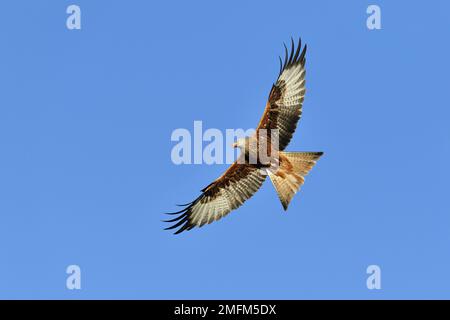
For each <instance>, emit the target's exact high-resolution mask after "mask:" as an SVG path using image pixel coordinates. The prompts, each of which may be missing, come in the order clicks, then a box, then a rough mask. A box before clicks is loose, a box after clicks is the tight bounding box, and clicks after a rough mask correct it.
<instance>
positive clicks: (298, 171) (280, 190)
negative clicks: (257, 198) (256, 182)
mask: <svg viewBox="0 0 450 320" xmlns="http://www.w3.org/2000/svg"><path fill="white" fill-rule="evenodd" d="M322 154H323V152H280V153H279V168H278V170H276V171H275V172H273V171H270V170H268V174H269V177H270V180H272V183H273V185H274V186H275V189H276V191H277V194H278V197H279V198H280V201H281V204H282V205H283V208H284V210H287V208H288V205H289V203H290V202H291V200H292V198H293V197H294V194H296V193H297V191H298V190H299V189H300V186H301V185H302V184H303V182H304V181H305V178H304V177H305V176H306V175H307V174H308V172H309V171H310V170H311V169H312V167H313V166H314V165H315V164H316V161H317V160H318V159H319V158H320V156H321V155H322Z"/></svg>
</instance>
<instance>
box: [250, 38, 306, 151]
mask: <svg viewBox="0 0 450 320" xmlns="http://www.w3.org/2000/svg"><path fill="white" fill-rule="evenodd" d="M291 42H292V47H291V53H290V54H288V49H287V47H286V45H285V46H284V48H285V51H286V52H285V59H284V63H282V62H281V58H280V74H279V75H278V79H277V82H276V83H275V84H274V85H273V86H272V90H270V94H269V99H268V101H267V104H266V109H265V110H264V114H263V116H262V117H261V120H260V122H259V124H258V127H257V131H259V130H261V129H267V130H268V134H269V133H270V129H278V135H279V150H284V149H285V148H286V146H287V145H288V144H289V141H291V138H292V135H293V134H294V132H295V129H296V128H297V123H298V120H299V119H300V117H301V115H302V104H303V99H304V96H305V54H306V45H305V46H304V47H303V50H301V46H302V45H301V40H299V41H298V46H297V50H296V51H295V53H294V50H295V44H294V41H293V40H292V39H291ZM300 52H301V53H300Z"/></svg>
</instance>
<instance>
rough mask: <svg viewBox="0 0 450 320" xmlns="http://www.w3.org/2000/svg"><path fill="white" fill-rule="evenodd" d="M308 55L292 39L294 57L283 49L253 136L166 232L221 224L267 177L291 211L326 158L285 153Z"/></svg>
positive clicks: (301, 94) (301, 97)
mask: <svg viewBox="0 0 450 320" xmlns="http://www.w3.org/2000/svg"><path fill="white" fill-rule="evenodd" d="M305 54H306V45H305V46H304V47H303V50H302V46H301V41H300V40H299V43H298V45H297V49H296V50H295V45H294V41H293V40H292V46H291V51H290V53H288V49H287V47H286V46H285V59H284V62H282V61H281V58H280V73H279V75H278V79H277V81H276V83H275V84H274V85H273V86H272V89H271V90H270V94H269V99H268V101H267V104H266V108H265V110H264V113H263V115H262V117H261V120H260V122H259V124H258V127H257V129H256V132H255V135H253V136H251V137H247V138H245V139H242V140H238V142H237V143H236V144H235V147H239V148H240V149H241V151H242V152H241V155H240V157H239V158H238V160H237V161H236V162H234V163H233V164H232V165H231V166H230V167H229V168H228V169H227V170H226V171H225V172H224V173H223V174H222V175H221V176H220V177H219V178H218V179H216V180H215V181H213V182H212V183H211V184H209V185H208V186H207V187H206V188H204V189H203V190H202V194H201V195H200V196H199V197H198V198H197V199H195V200H194V201H192V202H191V203H188V204H186V205H184V206H185V208H183V209H182V210H180V211H178V212H174V213H170V214H175V215H178V216H177V217H175V218H174V219H170V220H166V222H172V223H174V224H173V225H172V226H170V227H168V228H166V229H175V228H179V229H178V230H177V231H176V232H175V234H178V233H180V232H182V231H184V230H191V229H192V228H194V227H196V226H197V227H202V226H203V225H205V224H209V223H211V222H213V221H216V220H219V219H220V218H222V217H224V216H225V215H227V214H228V213H230V212H231V211H232V210H234V209H236V208H238V207H239V206H241V205H242V204H243V203H244V202H245V201H246V200H247V199H249V198H250V197H251V196H252V195H253V194H255V193H256V191H258V189H259V188H260V187H261V185H262V184H263V182H264V180H265V179H266V176H267V175H269V177H270V179H271V181H272V183H273V185H274V186H275V189H276V191H277V194H278V197H279V198H280V201H281V203H282V205H283V208H284V209H285V210H287V207H288V205H289V203H290V201H291V200H292V197H293V196H294V194H295V193H296V192H297V191H298V190H299V188H300V186H301V185H302V184H303V182H304V177H305V176H306V175H307V174H308V172H309V171H310V170H311V168H312V167H313V166H314V165H315V163H316V161H317V160H318V159H319V158H320V156H321V155H322V152H283V150H284V149H285V148H286V146H287V145H288V144H289V142H290V140H291V139H292V136H293V134H294V132H295V129H296V127H297V123H298V121H299V119H300V117H301V115H302V104H303V100H304V96H305ZM273 139H275V140H273ZM274 141H276V142H277V143H273V142H274ZM252 146H253V147H252ZM263 148H264V149H263ZM261 149H263V150H264V151H266V150H267V151H268V152H266V153H265V154H267V155H268V157H267V159H265V161H263V160H262V158H260V157H259V153H258V152H259V150H261Z"/></svg>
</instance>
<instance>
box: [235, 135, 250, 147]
mask: <svg viewBox="0 0 450 320" xmlns="http://www.w3.org/2000/svg"><path fill="white" fill-rule="evenodd" d="M247 140H248V137H245V138H239V139H237V140H236V142H235V143H233V144H232V146H233V148H239V149H241V150H243V149H245V145H246V141H247Z"/></svg>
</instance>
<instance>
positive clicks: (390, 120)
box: [0, 0, 450, 299]
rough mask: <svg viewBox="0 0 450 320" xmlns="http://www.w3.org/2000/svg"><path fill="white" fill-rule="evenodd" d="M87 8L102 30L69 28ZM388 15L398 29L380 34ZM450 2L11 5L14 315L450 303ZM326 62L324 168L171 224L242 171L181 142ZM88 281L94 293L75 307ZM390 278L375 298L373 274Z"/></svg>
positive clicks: (10, 269)
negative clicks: (292, 52) (180, 136)
mask: <svg viewBox="0 0 450 320" xmlns="http://www.w3.org/2000/svg"><path fill="white" fill-rule="evenodd" d="M70 4H77V5H79V6H80V8H81V12H82V22H81V23H82V29H81V30H68V29H67V28H66V18H67V16H68V15H67V14H66V8H67V6H68V5H70ZM369 4H377V5H379V6H380V8H381V13H382V29H381V30H373V31H370V30H368V29H367V27H366V18H367V14H366V8H367V6H368V5H369ZM449 13H450V4H449V3H448V2H446V1H431V2H430V1H427V2H426V1H420V2H419V1H418V2H415V3H414V4H412V3H411V2H410V1H395V2H394V1H378V0H377V1H370V2H369V1H356V0H355V1H345V2H340V3H337V2H336V1H298V0H296V1H279V2H277V3H276V4H275V3H274V2H273V1H271V2H270V1H258V2H256V1H254V2H251V1H247V2H245V3H244V2H241V1H226V2H225V1H222V2H218V1H217V2H212V1H201V2H200V1H190V2H186V1H184V2H182V1H178V2H171V1H165V2H161V1H159V2H150V1H81V0H78V1H50V0H47V1H42V0H41V1H8V2H5V3H3V4H2V10H1V14H0V38H1V40H2V50H1V51H0V61H1V62H0V86H1V88H2V90H1V94H0V252H1V257H0V298H39V299H42V298H57V299H80V298H86V299H94V298H113V299H118V298H125V299H185V298H186V299H187V298H189V299H195V298H201V299H214V298H234V299H246V298H254V299H259V298H261V299H262V298H264V299H302V298H306V299H309V298H325V299H331V298H338V299H346V298H356V299H363V298H364V299H380V298H386V299H394V298H450V290H449V287H450V275H449V272H448V270H449V268H450V253H449V252H450V251H449V246H450V212H449V195H448V184H447V181H448V180H449V178H450V172H449V169H448V163H449V160H450V145H449V137H450V128H449V125H448V118H449V117H450V111H449V110H450V109H449V107H448V93H449V87H448V74H449V73H450V68H449V65H450V64H449V62H448V57H449V56H450V46H449V44H448V41H447V40H448V37H449V30H450V20H449V19H448V15H449ZM291 36H293V37H299V36H301V37H302V39H303V40H304V41H305V42H306V43H307V44H308V54H307V95H306V100H305V103H304V108H303V118H302V120H301V122H300V125H299V127H298V129H297V131H296V134H295V135H294V139H293V140H292V142H291V144H290V145H289V146H288V150H290V151H300V150H312V151H324V152H325V155H324V156H323V157H322V158H321V160H320V161H319V163H318V165H317V166H316V167H315V168H314V169H313V171H312V172H311V174H310V175H309V176H308V178H307V180H306V183H305V185H304V187H303V188H302V190H301V192H300V193H299V194H297V195H296V196H295V198H294V200H293V202H292V203H291V205H290V208H289V210H288V211H287V212H284V211H283V210H282V207H281V204H280V203H279V200H278V199H277V197H276V193H275V191H274V189H273V186H272V185H271V184H270V183H268V182H267V181H266V183H265V184H264V186H263V188H262V189H261V190H260V191H259V192H258V193H257V194H256V195H255V196H254V197H253V198H252V199H250V200H249V201H248V202H247V203H245V205H244V206H243V207H241V208H240V209H238V210H237V211H234V212H233V213H231V214H230V215H229V216H227V217H226V218H225V219H223V220H221V221H220V222H216V223H213V224H211V225H209V226H207V227H204V228H202V229H195V230H192V231H190V232H187V233H183V234H181V235H179V236H173V235H172V233H169V232H167V231H164V230H163V227H165V225H164V224H163V223H162V222H161V220H162V219H164V218H165V217H164V215H163V214H162V212H167V211H173V210H174V209H175V204H176V203H183V202H188V201H191V200H192V199H194V198H195V197H197V196H198V194H199V190H200V189H201V188H203V187H205V186H206V185H207V184H209V183H210V182H211V181H212V180H213V179H215V178H216V177H217V176H219V175H220V174H221V173H222V172H223V171H224V170H225V169H226V167H227V166H226V165H184V166H183V165H181V166H176V165H174V164H173V163H172V162H171V159H170V152H171V149H172V147H173V146H174V143H173V142H171V140H170V136H171V133H172V131H173V130H174V129H177V128H187V129H192V127H193V123H194V121H195V120H201V121H203V125H204V127H205V128H218V129H221V130H225V129H227V128H251V127H254V126H255V125H256V124H257V121H258V120H259V117H260V116H261V114H262V112H263V108H264V105H265V102H266V98H267V95H268V92H269V90H270V87H271V85H272V83H273V82H274V81H275V80H276V79H275V78H276V75H277V74H278V68H279V65H278V60H277V59H278V56H279V55H280V54H282V53H283V50H282V43H283V42H286V41H289V39H290V37H291ZM71 264H76V265H79V266H80V268H81V272H82V277H81V279H82V280H81V283H82V289H81V290H68V289H67V288H66V278H67V274H66V273H65V270H66V267H67V266H68V265H71ZM372 264H376V265H379V266H380V268H381V283H382V289H381V290H368V289H367V287H366V278H367V276H368V275H367V274H366V268H367V266H369V265H372Z"/></svg>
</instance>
